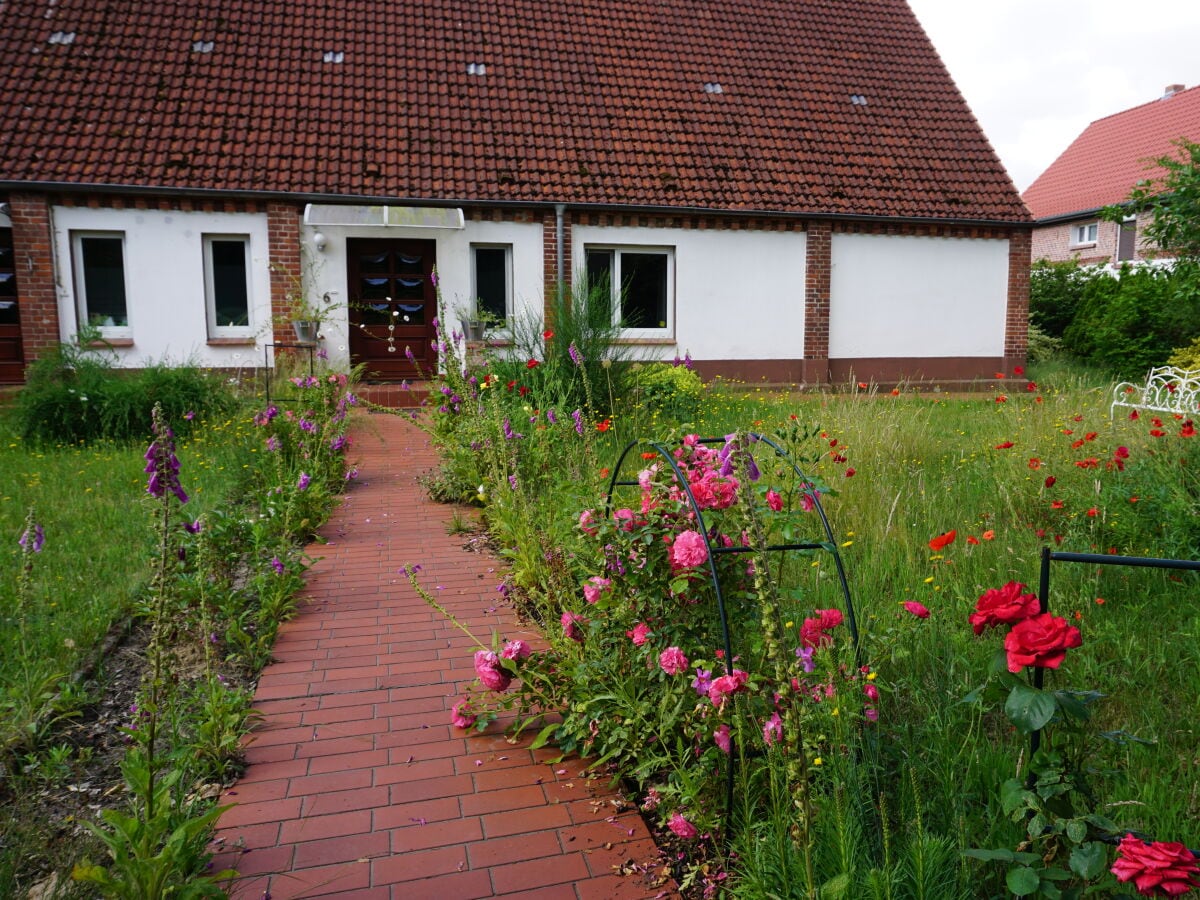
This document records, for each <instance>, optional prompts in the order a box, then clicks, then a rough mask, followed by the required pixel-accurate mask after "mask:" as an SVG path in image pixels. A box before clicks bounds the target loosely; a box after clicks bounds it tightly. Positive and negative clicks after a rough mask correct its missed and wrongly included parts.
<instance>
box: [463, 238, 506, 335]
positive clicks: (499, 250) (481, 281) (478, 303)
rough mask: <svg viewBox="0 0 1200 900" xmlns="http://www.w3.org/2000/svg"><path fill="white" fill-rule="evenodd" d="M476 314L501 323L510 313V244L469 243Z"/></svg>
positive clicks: (472, 290) (472, 293) (472, 291)
mask: <svg viewBox="0 0 1200 900" xmlns="http://www.w3.org/2000/svg"><path fill="white" fill-rule="evenodd" d="M471 295H472V296H473V297H474V298H475V314H476V315H481V316H487V317H488V318H489V319H494V320H496V321H500V322H503V321H504V320H505V319H507V318H508V317H509V316H510V315H512V312H513V304H512V244H472V245H471Z"/></svg>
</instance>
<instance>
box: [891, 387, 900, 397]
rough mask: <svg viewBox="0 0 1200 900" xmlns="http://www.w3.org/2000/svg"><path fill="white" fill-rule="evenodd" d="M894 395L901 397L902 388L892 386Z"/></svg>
mask: <svg viewBox="0 0 1200 900" xmlns="http://www.w3.org/2000/svg"><path fill="white" fill-rule="evenodd" d="M892 396H893V397H899V396H900V388H892Z"/></svg>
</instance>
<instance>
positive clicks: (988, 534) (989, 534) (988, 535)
mask: <svg viewBox="0 0 1200 900" xmlns="http://www.w3.org/2000/svg"><path fill="white" fill-rule="evenodd" d="M982 537H983V539H984V540H985V541H992V540H995V539H996V532H995V531H993V530H992V529H990V528H989V529H988V530H987V531H985V532H984V533H983V535H982Z"/></svg>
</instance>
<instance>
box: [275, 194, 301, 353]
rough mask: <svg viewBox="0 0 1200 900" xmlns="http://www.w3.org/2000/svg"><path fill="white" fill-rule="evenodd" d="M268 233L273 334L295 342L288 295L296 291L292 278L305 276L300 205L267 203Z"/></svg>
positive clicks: (281, 340) (285, 340) (276, 337)
mask: <svg viewBox="0 0 1200 900" xmlns="http://www.w3.org/2000/svg"><path fill="white" fill-rule="evenodd" d="M267 234H268V237H269V242H270V247H271V250H270V253H271V316H272V318H273V319H274V323H273V328H272V335H273V336H274V339H275V340H276V341H277V342H283V343H286V342H288V341H294V340H295V339H296V338H295V335H293V334H292V332H291V329H290V328H289V327H288V322H287V316H288V303H287V294H288V293H289V292H290V291H291V290H293V286H294V285H293V281H292V277H291V276H294V277H297V278H301V277H303V274H304V273H303V271H302V269H301V266H302V264H303V261H302V260H301V257H300V207H298V206H293V205H292V204H290V203H268V204H267Z"/></svg>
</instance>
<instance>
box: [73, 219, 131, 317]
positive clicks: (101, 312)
mask: <svg viewBox="0 0 1200 900" xmlns="http://www.w3.org/2000/svg"><path fill="white" fill-rule="evenodd" d="M79 250H80V254H81V255H82V257H83V259H82V261H81V264H82V266H83V294H84V298H85V300H86V302H87V317H88V322H90V323H91V324H92V325H120V326H126V325H128V324H129V315H128V313H127V311H126V306H125V259H124V251H123V247H122V240H121V238H108V237H103V238H102V237H84V238H80V239H79Z"/></svg>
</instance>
